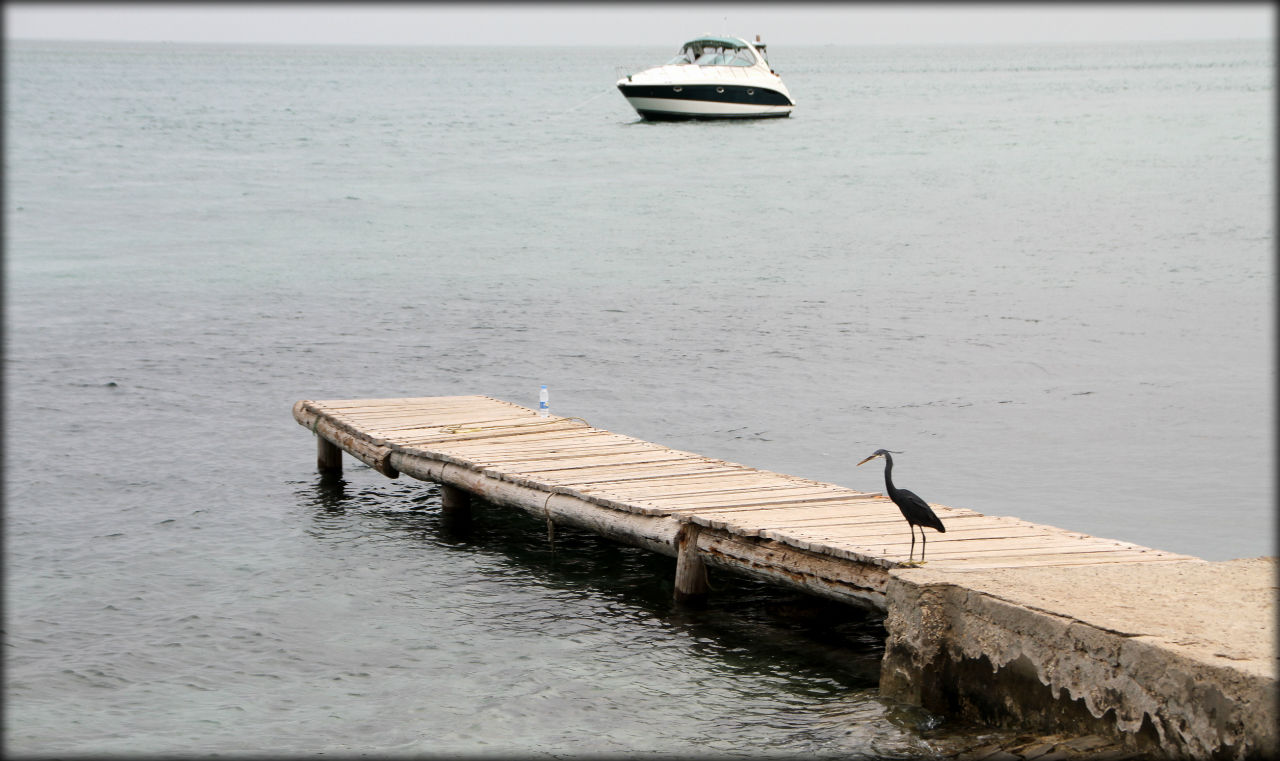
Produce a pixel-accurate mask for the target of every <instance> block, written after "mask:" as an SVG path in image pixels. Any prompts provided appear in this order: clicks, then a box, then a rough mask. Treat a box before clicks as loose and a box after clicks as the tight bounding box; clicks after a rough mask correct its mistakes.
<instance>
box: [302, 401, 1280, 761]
mask: <svg viewBox="0 0 1280 761" xmlns="http://www.w3.org/2000/svg"><path fill="white" fill-rule="evenodd" d="M293 416H294V419H295V420H297V422H298V423H299V424H301V425H303V426H305V427H306V428H307V429H308V430H310V431H312V432H313V433H314V434H315V435H316V436H317V437H319V439H320V442H319V443H318V445H317V446H318V450H317V452H318V457H317V466H318V468H319V469H320V470H321V471H322V472H329V473H332V472H333V471H334V470H335V469H336V468H340V467H341V465H340V459H341V458H340V455H338V456H337V457H335V455H334V451H335V450H338V449H340V450H341V451H345V452H347V453H348V454H350V455H351V456H353V457H355V458H356V459H358V460H360V461H361V462H363V463H365V464H366V465H368V466H369V467H370V468H373V469H375V470H376V471H378V472H379V473H382V474H383V475H385V476H387V477H389V478H396V477H398V476H399V475H400V474H402V473H403V474H404V475H407V476H411V477H414V478H418V479H421V480H425V481H432V482H436V483H439V484H441V485H442V497H443V501H444V507H445V510H446V513H448V514H456V515H459V516H460V515H464V514H465V513H466V505H467V503H468V502H469V499H470V496H471V495H475V496H479V497H480V498H482V499H484V500H486V501H488V502H491V503H494V504H497V505H503V506H508V507H514V508H518V509H521V510H525V511H527V512H529V513H531V514H532V515H534V516H536V517H538V518H539V519H543V520H545V521H546V522H547V526H548V532H549V536H550V535H551V532H552V531H553V530H554V526H555V525H557V524H561V525H572V526H576V527H579V528H583V529H587V530H590V531H593V532H595V533H597V534H600V535H601V536H604V537H606V538H609V539H612V540H615V541H619V542H623V543H626V544H630V545H634V546H638V547H643V548H646V549H650V550H653V551H656V552H661V553H664V554H667V555H671V556H673V557H675V558H676V559H677V560H676V568H675V579H676V581H675V593H676V596H677V597H678V598H679V599H686V600H695V599H697V598H698V597H700V596H702V595H704V594H706V593H707V584H706V569H707V568H717V569H724V570H729V571H732V572H735V573H741V574H745V575H749V576H754V577H757V578H761V579H764V580H767V581H771V582H774V583H778V584H783V585H787V586H791V587H795V588H799V589H802V590H804V591H807V592H810V593H813V594H817V595H821V596H824V597H828V598H831V599H835V600H840V601H842V602H846V603H850V604H855V605H860V606H863V607H867V608H870V609H872V610H875V611H878V612H880V613H882V614H883V615H884V616H885V625H886V629H887V631H888V641H887V642H886V648H885V657H884V661H883V664H882V670H881V690H882V692H883V693H884V694H885V695H887V696H889V697H892V698H896V699H899V700H903V701H905V702H909V703H913V704H917V705H923V706H925V707H927V708H930V709H932V710H936V711H940V712H948V713H956V714H961V715H966V716H971V717H973V718H976V719H980V720H982V721H986V722H990V723H993V724H1003V725H1008V726H1016V727H1019V728H1025V729H1027V730H1030V731H1037V732H1044V733H1062V732H1076V733H1080V734H1088V735H1102V736H1107V737H1110V738H1112V739H1113V740H1115V741H1117V742H1121V743H1123V744H1125V745H1127V746H1131V747H1132V748H1133V749H1135V750H1138V751H1141V752H1143V753H1150V754H1153V755H1157V756H1168V757H1176V758H1187V757H1191V758H1241V759H1243V758H1255V757H1257V758H1269V757H1272V756H1274V755H1276V754H1277V753H1278V752H1280V744H1278V743H1277V734H1276V724H1277V720H1278V719H1277V717H1278V716H1280V713H1278V710H1277V709H1278V707H1277V657H1276V656H1277V652H1276V647H1275V645H1276V643H1275V641H1274V637H1275V623H1276V622H1275V614H1276V591H1277V589H1276V575H1275V573H1276V567H1275V561H1274V559H1272V558H1258V559H1253V560H1240V561H1232V562H1230V563H1207V562H1205V561H1204V560H1201V559H1199V558H1195V557H1190V556H1187V555H1179V554H1176V553H1171V552H1165V551H1162V550H1155V549H1151V548H1148V547H1142V546H1139V545H1135V544H1132V543H1128V542H1121V541H1117V540H1113V539H1104V538H1100V537H1093V536H1089V535H1086V534H1080V533H1077V532H1071V531H1065V530H1063V529H1059V528H1055V527H1052V526H1044V525H1040V524H1033V523H1029V522H1027V521H1022V520H1020V519H1017V518H1010V517H1004V516H990V515H984V514H982V513H979V512H976V511H974V510H969V509H965V508H955V507H948V506H945V505H936V504H935V505H931V507H932V509H933V510H934V511H935V512H936V513H937V514H938V515H939V516H940V517H941V518H942V520H943V521H945V522H946V525H947V533H946V534H944V535H940V536H938V537H937V538H936V539H935V540H934V541H933V542H930V543H929V547H930V550H929V555H928V557H929V562H928V564H927V565H925V566H921V567H912V566H911V565H910V564H908V563H907V562H906V561H907V560H908V557H907V556H908V552H909V540H908V539H907V537H908V531H907V527H906V524H905V522H904V521H903V520H902V517H901V515H900V514H899V512H898V510H897V508H896V507H895V506H894V505H893V504H892V503H891V502H890V501H889V500H888V499H887V498H886V497H884V496H883V495H881V494H879V493H877V492H860V491H856V490H853V489H848V488H846V487H842V486H837V485H835V484H826V483H820V482H816V481H811V480H808V479H802V478H797V477H795V476H787V475H784V474H779V473H771V472H768V471H762V470H759V469H756V468H750V467H748V466H745V465H739V464H736V463H729V462H724V461H721V460H716V459H714V458H709V457H705V456H702V455H697V454H694V453H690V452H681V451H678V450H673V449H669V448H667V447H663V446H661V445H658V444H653V443H650V442H646V441H641V440H639V439H635V438H632V437H628V436H622V435H620V434H615V433H611V432H609V431H604V430H601V429H597V428H593V427H591V426H590V425H588V424H587V423H586V422H585V421H582V420H578V419H576V418H562V417H556V416H550V417H541V416H539V415H538V413H537V412H536V411H534V410H531V409H528V408H526V407H521V406H518V405H514V404H510V403H508V402H503V401H500V400H497V399H492V398H489V397H483V396H463V397H420V398H411V399H347V400H334V401H300V402H298V403H297V404H295V405H294V409H293ZM335 460H336V462H335Z"/></svg>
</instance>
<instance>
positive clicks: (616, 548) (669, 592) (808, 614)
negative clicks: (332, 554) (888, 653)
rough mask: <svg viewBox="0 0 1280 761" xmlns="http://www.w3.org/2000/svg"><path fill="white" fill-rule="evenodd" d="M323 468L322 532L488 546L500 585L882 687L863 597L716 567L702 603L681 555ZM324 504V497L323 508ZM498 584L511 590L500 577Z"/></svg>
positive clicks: (810, 680) (748, 664)
mask: <svg viewBox="0 0 1280 761" xmlns="http://www.w3.org/2000/svg"><path fill="white" fill-rule="evenodd" d="M348 486H349V484H347V483H346V482H345V481H343V480H341V479H340V478H331V477H330V478H320V479H319V480H317V482H316V483H315V484H314V486H313V487H312V488H311V489H307V490H303V491H301V492H299V496H300V497H302V500H303V501H304V502H305V503H306V504H307V505H308V506H309V507H310V508H312V510H313V521H314V523H315V525H316V526H317V527H318V528H321V529H324V532H323V533H322V534H317V538H319V539H321V540H323V539H324V535H323V534H324V533H328V534H334V532H337V533H341V534H343V535H344V536H345V535H348V532H352V531H354V532H356V533H360V534H362V535H375V534H381V535H391V536H394V537H397V538H398V539H400V540H403V541H410V542H414V543H418V544H425V545H427V546H429V547H432V548H435V549H440V550H445V551H450V552H463V553H467V554H469V555H480V556H483V557H484V558H485V559H487V560H488V561H490V562H489V563H487V564H486V572H487V574H489V575H490V576H491V577H492V580H493V582H494V583H495V584H497V585H498V586H499V587H501V585H504V584H512V583H516V584H520V585H525V584H528V583H530V582H533V583H536V584H538V585H540V586H542V587H544V588H546V589H549V590H552V591H555V592H570V593H573V594H575V595H583V596H592V597H598V598H604V600H603V603H604V605H603V607H604V610H606V611H607V612H608V614H609V615H611V616H616V617H617V618H619V619H625V620H628V621H635V620H637V619H642V620H649V621H653V622H659V623H661V624H662V625H663V627H664V629H665V630H666V631H669V632H678V633H680V634H682V635H684V636H687V637H688V638H690V639H691V640H692V641H694V642H695V643H697V644H696V645H695V646H694V648H693V651H694V652H698V653H701V654H703V655H705V656H708V657H714V658H717V659H720V661H721V663H720V665H721V666H722V667H724V668H728V669H731V670H737V669H745V670H749V671H755V672H758V673H770V674H774V675H776V674H778V673H788V674H791V675H792V676H794V677H796V679H794V680H789V681H790V685H789V689H794V690H797V691H799V692H801V693H803V692H808V691H810V690H814V689H816V690H817V691H818V692H820V693H821V692H830V691H831V690H833V689H849V688H857V689H874V688H876V687H877V685H878V682H879V670H880V659H881V657H882V655H883V652H884V636H885V634H884V628H883V624H882V621H881V620H880V619H879V618H878V617H876V616H875V615H874V614H871V613H869V612H867V611H865V610H863V609H861V608H858V607H855V606H851V605H844V604H841V603H838V602H834V601H829V600H825V599H823V598H819V597H814V596H811V595H806V594H804V593H801V592H795V591H791V590H786V589H782V588H779V587H776V586H774V585H771V584H768V583H766V582H763V581H758V580H755V579H749V578H746V577H741V576H738V575H736V574H732V573H728V572H725V571H723V570H721V569H716V568H709V569H708V572H709V573H710V574H711V583H712V585H713V589H714V591H713V592H712V593H711V594H710V595H708V596H707V598H706V599H705V600H704V601H703V603H702V604H701V605H699V606H696V607H695V606H689V605H686V604H679V603H676V602H675V600H674V599H673V597H674V596H673V591H674V589H673V587H674V585H673V582H674V573H675V559H674V558H671V557H668V556H665V555H661V554H658V553H654V552H650V551H648V550H643V549H640V548H636V547H630V546H627V545H622V544H618V543H615V542H613V541H610V540H606V539H603V538H601V537H598V536H596V535H595V534H593V533H590V532H588V531H584V530H580V529H575V528H572V527H568V526H555V527H554V538H553V536H552V534H551V533H550V532H549V531H548V529H547V526H546V523H545V521H544V520H542V519H539V518H535V517H533V516H530V515H528V514H527V513H525V512H523V511H521V510H517V509H511V508H505V507H501V506H497V505H493V504H491V503H488V502H485V501H483V500H481V499H478V498H474V499H472V500H471V508H470V509H460V510H448V511H446V510H443V509H442V506H441V500H440V489H439V487H438V486H437V485H435V484H427V483H422V482H414V481H405V482H400V481H396V482H383V483H381V484H377V483H375V484H374V485H373V486H372V487H370V486H365V487H363V488H361V489H359V490H354V491H353V490H351V489H349V488H348ZM316 508H319V509H318V510H316ZM493 593H494V594H495V595H498V594H502V590H501V589H500V588H498V589H495V590H494V592H493Z"/></svg>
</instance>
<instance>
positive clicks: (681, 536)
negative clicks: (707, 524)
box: [675, 523, 707, 602]
mask: <svg viewBox="0 0 1280 761" xmlns="http://www.w3.org/2000/svg"><path fill="white" fill-rule="evenodd" d="M698 531H699V527H698V526H697V525H696V524H693V523H686V524H684V525H683V526H681V527H680V532H679V533H678V534H676V548H677V549H676V592H675V598H676V601H677V602H696V601H698V600H701V599H702V598H703V597H705V596H706V594H707V566H706V565H705V564H704V563H703V562H702V558H700V557H698Z"/></svg>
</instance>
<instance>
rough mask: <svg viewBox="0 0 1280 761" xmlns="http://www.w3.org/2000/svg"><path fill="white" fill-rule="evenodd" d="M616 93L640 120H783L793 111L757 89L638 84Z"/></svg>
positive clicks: (785, 101) (621, 86)
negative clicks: (620, 94)
mask: <svg viewBox="0 0 1280 761" xmlns="http://www.w3.org/2000/svg"><path fill="white" fill-rule="evenodd" d="M618 90H619V91H621V92H622V95H623V97H625V98H626V99H627V102H628V103H630V104H631V107H632V108H634V109H635V110H636V113H638V114H639V115H640V117H641V118H642V119H650V120H654V121H672V120H683V119H761V118H771V117H783V116H789V115H790V114H791V109H793V108H794V107H795V104H794V103H792V101H791V99H790V98H789V97H787V96H786V95H785V94H784V93H781V92H778V91H777V90H772V89H770V88H767V87H760V86H758V85H737V84H683V85H682V84H640V83H632V82H619V83H618Z"/></svg>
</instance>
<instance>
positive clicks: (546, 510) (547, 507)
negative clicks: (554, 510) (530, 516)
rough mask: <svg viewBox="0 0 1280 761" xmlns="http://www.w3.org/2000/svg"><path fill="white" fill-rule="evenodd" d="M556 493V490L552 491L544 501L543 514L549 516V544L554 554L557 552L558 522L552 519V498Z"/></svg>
mask: <svg viewBox="0 0 1280 761" xmlns="http://www.w3.org/2000/svg"><path fill="white" fill-rule="evenodd" d="M555 495H556V493H555V492H551V493H550V494H548V495H547V499H546V501H545V502H543V503H542V514H543V515H545V516H547V544H549V545H551V554H552V555H554V554H556V524H555V522H554V521H552V520H551V498H552V497H554V496H555Z"/></svg>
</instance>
